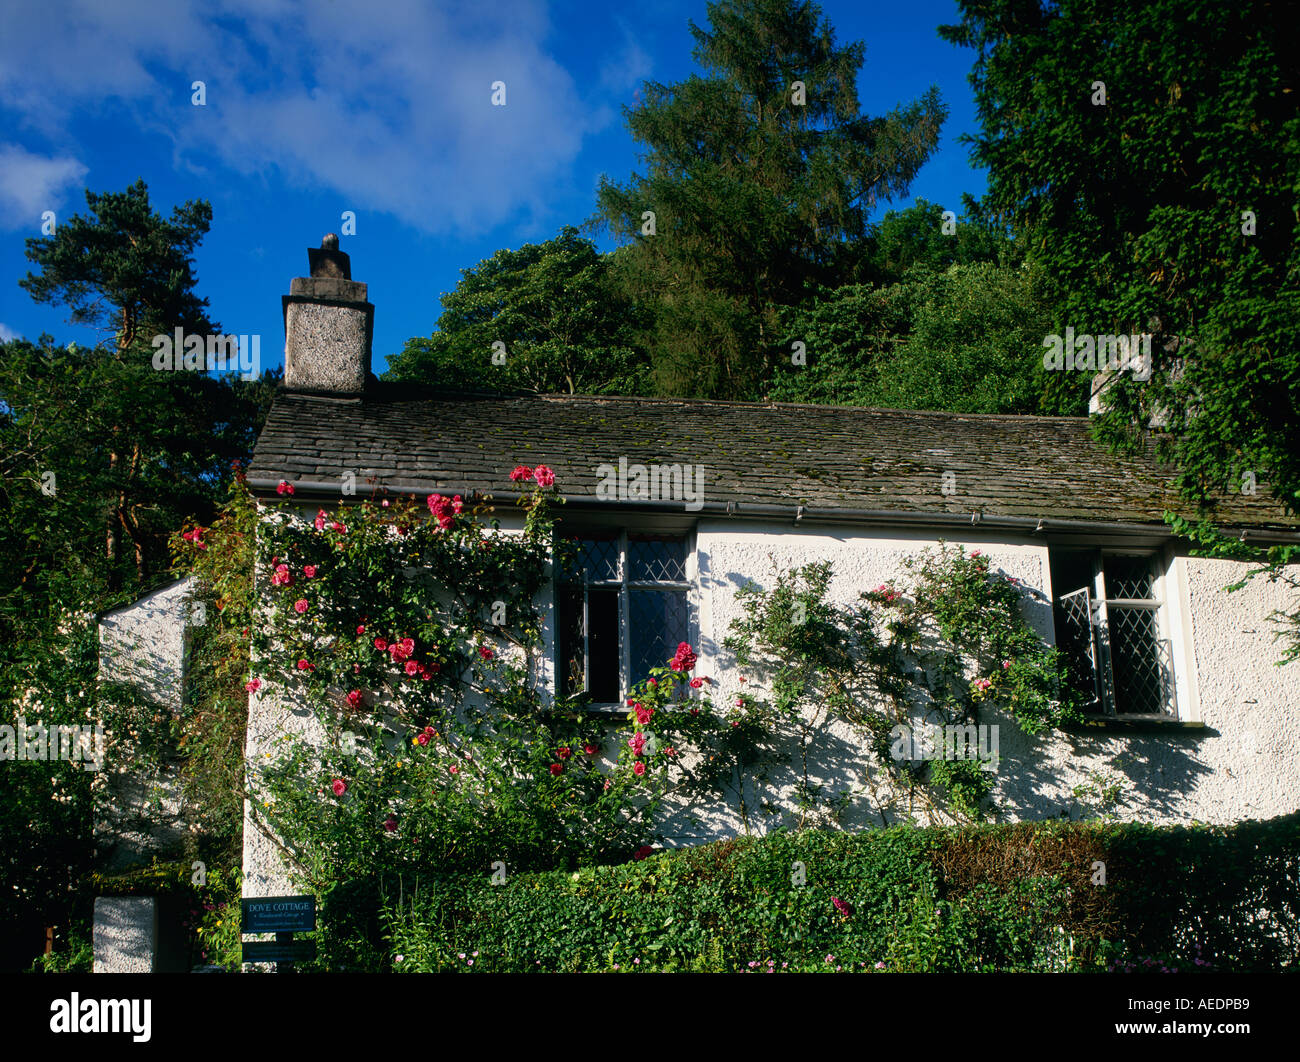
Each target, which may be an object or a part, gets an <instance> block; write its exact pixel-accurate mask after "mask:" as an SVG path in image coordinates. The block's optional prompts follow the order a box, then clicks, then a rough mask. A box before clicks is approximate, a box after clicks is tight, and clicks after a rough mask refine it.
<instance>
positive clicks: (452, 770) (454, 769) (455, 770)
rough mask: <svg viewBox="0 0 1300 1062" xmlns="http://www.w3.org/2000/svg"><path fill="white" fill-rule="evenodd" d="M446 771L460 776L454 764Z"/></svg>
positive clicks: (458, 769)
mask: <svg viewBox="0 0 1300 1062" xmlns="http://www.w3.org/2000/svg"><path fill="white" fill-rule="evenodd" d="M447 770H449V771H450V772H451V773H452V774H460V768H459V767H457V766H456V765H455V764H454V763H453V764H452V765H451V766H450V767H448V768H447Z"/></svg>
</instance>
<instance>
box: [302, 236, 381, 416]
mask: <svg viewBox="0 0 1300 1062" xmlns="http://www.w3.org/2000/svg"><path fill="white" fill-rule="evenodd" d="M307 261H308V265H309V266H310V268H311V276H309V277H294V278H293V280H292V282H291V283H290V285H289V294H288V295H285V296H283V302H284V337H285V338H284V386H285V388H286V389H288V390H291V391H317V392H328V393H332V394H350V395H355V394H360V393H361V392H362V391H363V390H365V387H366V381H367V380H368V379H369V377H370V342H371V338H372V336H373V333H374V324H375V308H374V306H372V305H371V304H370V303H369V302H367V301H366V285H365V284H362V283H359V282H358V281H355V280H353V279H352V262H351V260H350V259H349V258H348V256H347V254H346V253H344V252H343V251H340V250H339V238H338V237H337V236H336V235H334V233H332V232H331V233H329V234H328V235H327V236H326V237H325V238H324V239H323V240H321V242H320V248H319V249H317V248H315V247H309V248H308V249H307Z"/></svg>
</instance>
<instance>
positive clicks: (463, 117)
mask: <svg viewBox="0 0 1300 1062" xmlns="http://www.w3.org/2000/svg"><path fill="white" fill-rule="evenodd" d="M214 6H215V8H216V10H215V11H214V10H213V7H210V6H209V5H199V4H198V3H197V0H164V2H161V3H157V4H154V3H146V2H144V0H119V2H117V3H114V4H103V3H100V2H96V0H45V2H42V3H40V4H28V5H23V6H22V7H21V8H20V9H19V10H18V11H17V12H16V13H13V14H12V15H8V16H6V21H7V25H6V33H5V35H4V36H3V38H0V104H3V105H5V106H8V107H10V108H13V109H15V110H16V111H18V112H19V113H20V115H21V116H22V120H23V122H24V123H25V124H26V125H27V126H30V127H31V128H34V129H37V130H39V131H41V132H43V133H45V134H47V135H52V134H51V133H50V131H51V130H54V129H57V128H58V127H59V125H60V124H61V123H64V122H66V120H67V118H68V117H69V116H70V114H71V113H82V112H84V111H86V110H90V109H94V108H97V107H99V106H100V105H101V104H102V102H103V101H104V100H105V99H106V98H107V97H110V96H113V97H117V98H118V99H120V100H122V101H124V102H125V103H126V105H127V107H128V108H129V110H130V111H131V112H132V113H134V114H136V115H137V117H138V120H139V121H140V123H141V124H142V126H144V127H146V128H148V129H150V130H152V131H155V132H164V133H166V134H167V135H169V136H170V137H172V138H173V140H174V142H175V149H176V154H177V156H178V158H179V159H181V160H183V161H184V162H185V163H187V164H189V165H192V166H195V167H202V168H208V167H210V166H212V165H213V163H214V162H219V163H223V164H224V165H226V166H228V167H230V168H232V169H234V170H236V171H237V172H240V173H244V174H249V175H252V174H260V173H265V172H266V171H267V170H269V169H272V168H278V169H280V170H281V171H282V172H283V174H284V176H285V180H286V182H287V183H288V184H290V185H291V186H296V187H314V188H324V189H329V190H330V191H332V192H334V193H336V194H337V195H338V196H339V198H340V209H353V210H357V211H364V210H381V211H386V212H389V213H392V214H393V215H395V216H397V217H398V218H400V219H402V220H403V221H406V222H407V223H409V224H412V225H414V226H416V227H417V228H419V229H421V230H424V231H426V232H430V233H439V232H447V231H450V230H458V231H461V232H465V233H471V234H472V233H474V232H479V231H484V230H487V229H489V228H491V227H492V226H494V225H496V224H498V223H500V222H502V221H505V220H507V219H511V218H514V219H516V220H519V221H522V222H524V223H527V222H528V221H530V220H536V219H537V218H538V217H542V216H545V215H547V214H548V213H549V212H550V209H551V208H550V205H549V203H548V202H547V201H546V195H545V189H546V188H547V187H548V186H553V185H554V183H556V182H563V181H564V180H566V179H567V174H568V168H569V165H570V163H571V162H572V160H573V159H574V157H575V156H576V155H577V153H578V151H579V150H580V148H581V145H582V140H583V137H584V136H585V135H586V134H587V133H589V132H591V131H592V130H593V129H596V128H598V127H599V126H600V125H602V124H603V123H604V122H606V121H608V120H609V113H608V108H606V107H603V106H601V105H600V104H601V100H600V97H599V95H596V96H594V98H593V100H591V101H588V100H584V99H583V96H582V92H580V90H579V87H578V86H577V85H575V83H574V81H573V79H572V78H571V77H570V75H569V74H568V72H567V71H566V70H565V69H564V68H563V67H561V66H560V65H559V64H558V63H557V62H556V61H555V60H554V59H553V58H552V57H551V56H550V55H548V54H547V53H546V51H545V50H544V48H543V44H542V42H544V41H545V39H546V37H547V35H548V33H549V31H550V28H549V25H548V22H547V16H546V13H545V10H544V7H543V5H542V4H541V3H540V2H539V0H519V2H516V3H512V4H501V3H495V2H493V0H477V2H475V3H472V4H464V5H433V4H427V3H422V2H414V0H412V2H404V3H403V2H394V3H385V4H376V3H374V0H329V2H320V3H312V4H307V5H302V6H298V5H289V4H286V3H280V2H267V0H226V2H225V3H224V4H220V5H214ZM11 27H12V28H11ZM629 43H630V42H629ZM627 58H628V60H629V61H628V62H627V63H625V64H624V70H626V69H628V68H631V69H640V68H641V67H642V66H643V65H644V63H645V60H644V58H643V56H640V55H637V54H636V52H635V50H634V46H633V47H632V48H629V49H628V55H627ZM610 73H611V74H612V71H611V72H610ZM200 80H201V81H203V82H205V84H206V91H207V106H205V107H193V106H191V105H190V84H191V82H193V81H200ZM498 80H499V81H504V82H505V84H506V106H504V107H494V106H492V105H491V93H492V88H491V86H492V83H493V82H494V81H498ZM586 90H587V91H591V92H592V93H597V92H598V91H599V90H598V88H597V87H596V86H589V87H586Z"/></svg>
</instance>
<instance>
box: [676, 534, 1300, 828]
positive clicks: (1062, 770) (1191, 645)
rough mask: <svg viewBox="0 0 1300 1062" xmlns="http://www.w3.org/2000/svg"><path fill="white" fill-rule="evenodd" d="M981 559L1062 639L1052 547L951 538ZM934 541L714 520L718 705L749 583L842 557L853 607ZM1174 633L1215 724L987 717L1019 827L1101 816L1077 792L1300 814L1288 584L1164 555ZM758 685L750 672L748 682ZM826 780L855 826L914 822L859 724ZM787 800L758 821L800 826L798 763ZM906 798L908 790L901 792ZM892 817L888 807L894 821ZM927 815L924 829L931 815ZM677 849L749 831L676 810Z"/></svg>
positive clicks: (1237, 812) (848, 732) (1009, 812)
mask: <svg viewBox="0 0 1300 1062" xmlns="http://www.w3.org/2000/svg"><path fill="white" fill-rule="evenodd" d="M950 541H951V542H952V543H953V544H955V545H961V546H962V547H963V548H964V549H966V550H968V551H969V550H975V549H978V550H981V551H982V552H983V553H984V554H986V555H987V556H988V558H989V560H990V563H991V565H992V566H993V568H994V569H995V570H996V569H1001V570H1002V571H1004V572H1005V573H1006V574H1008V575H1012V576H1016V577H1017V578H1018V579H1020V581H1021V583H1022V584H1023V585H1024V587H1025V589H1026V591H1027V596H1026V605H1025V612H1026V618H1027V619H1028V620H1029V622H1030V624H1031V626H1032V627H1033V628H1034V629H1035V630H1037V631H1038V632H1039V633H1040V634H1042V635H1043V636H1044V637H1045V638H1047V639H1048V640H1051V639H1052V613H1051V607H1050V605H1049V604H1048V602H1049V600H1050V595H1051V587H1050V572H1049V565H1048V552H1047V549H1046V547H1045V546H1044V545H1043V544H1042V543H1041V541H1035V540H1032V539H1021V540H1018V541H1017V540H1012V539H1007V538H1002V539H995V538H990V537H985V536H978V537H977V536H973V535H972V536H966V537H963V538H962V539H960V540H956V539H953V540H950ZM932 545H937V540H935V539H933V538H930V537H927V536H924V535H905V534H900V533H898V532H881V533H873V532H854V531H840V530H833V529H826V530H822V529H817V530H814V531H809V532H801V533H794V532H793V530H792V528H791V525H790V524H788V523H786V524H771V525H763V524H754V525H750V526H747V527H745V528H744V529H739V528H737V526H736V525H735V524H734V523H722V522H719V521H702V522H701V523H700V525H699V526H698V529H697V541H696V546H697V555H696V561H697V564H698V570H699V581H698V586H699V593H698V613H699V637H700V645H701V649H700V654H701V655H700V663H699V666H698V668H697V672H698V673H700V674H706V675H710V676H713V677H715V678H717V679H719V680H720V681H721V685H720V687H719V688H718V690H717V696H718V697H719V698H720V699H721V703H723V704H727V703H730V701H731V700H733V699H734V697H735V695H736V693H737V692H738V691H740V690H741V688H742V687H741V686H740V684H739V683H738V682H737V675H738V672H737V670H736V668H735V665H734V661H732V660H731V658H730V655H729V654H728V653H727V652H726V650H724V649H723V648H722V642H723V639H724V638H725V637H726V635H727V630H728V628H729V626H730V623H731V621H732V620H733V619H735V618H736V617H737V616H738V615H739V614H740V608H739V605H738V602H737V600H736V590H737V589H738V587H739V586H740V585H743V583H744V582H745V581H747V580H750V579H752V580H753V581H755V582H757V583H759V584H760V585H762V586H764V587H765V588H770V587H771V586H772V585H773V584H774V582H775V570H774V564H775V565H776V566H777V567H778V568H779V569H780V570H788V569H791V568H797V567H800V566H802V565H805V564H808V563H811V562H814V561H819V560H829V561H831V562H833V564H834V572H835V579H834V581H833V582H832V584H831V597H832V598H833V599H834V600H835V601H836V602H837V603H840V604H851V603H855V602H856V601H857V598H858V595H859V594H860V593H861V592H862V591H865V590H871V589H874V588H875V587H877V586H879V585H880V584H881V583H884V582H888V581H889V580H890V579H893V578H897V579H898V580H899V581H900V582H905V581H906V580H905V576H906V571H905V569H904V568H903V567H902V564H901V561H902V559H903V557H904V556H905V555H907V554H909V553H915V552H918V551H920V550H922V549H924V548H926V547H927V546H932ZM1165 564H1166V566H1167V567H1166V571H1165V575H1164V584H1165V593H1166V600H1167V601H1168V605H1167V614H1168V618H1169V624H1170V630H1169V633H1170V635H1171V637H1172V640H1173V642H1174V647H1175V648H1174V652H1175V657H1176V662H1177V671H1178V675H1177V680H1178V706H1179V718H1180V719H1182V720H1189V721H1200V722H1202V723H1203V724H1204V728H1202V729H1181V728H1179V729H1168V730H1162V731H1159V732H1154V733H1141V732H1136V733H1135V732H1122V731H1116V730H1095V731H1090V732H1088V733H1083V734H1080V733H1072V734H1062V733H1050V734H1040V735H1038V736H1034V737H1031V736H1029V735H1026V734H1024V733H1023V732H1021V731H1020V729H1019V728H1018V727H1017V726H1016V724H1015V722H1014V721H1013V720H1012V719H1011V717H1010V716H1008V715H1005V714H1003V713H996V712H988V711H986V712H984V713H982V717H981V718H982V720H983V721H986V722H989V723H993V722H997V723H998V724H999V726H1000V734H999V736H1000V753H1001V764H1000V767H999V770H998V772H997V776H996V788H995V791H994V796H995V799H996V801H997V804H998V806H999V807H1000V809H1001V811H1002V813H1003V814H1004V816H1005V817H1006V818H1008V819H1043V818H1048V817H1057V816H1068V817H1071V818H1080V817H1090V816H1091V815H1093V814H1095V812H1096V809H1097V802H1096V801H1095V799H1094V798H1093V797H1092V796H1090V795H1089V794H1088V793H1087V792H1085V793H1084V794H1083V795H1082V797H1076V795H1075V788H1076V787H1079V786H1084V787H1087V786H1090V785H1095V783H1097V782H1100V783H1101V784H1102V785H1106V784H1112V783H1118V784H1119V786H1120V789H1119V801H1118V804H1117V805H1116V806H1115V807H1114V808H1113V809H1112V813H1113V814H1115V815H1116V817H1118V818H1122V819H1134V820H1142V821H1150V822H1189V821H1192V820H1198V821H1203V822H1212V823H1226V822H1232V821H1236V820H1240V819H1246V818H1266V817H1270V816H1273V815H1279V814H1284V813H1287V812H1291V811H1295V810H1296V809H1297V808H1300V756H1298V755H1297V753H1296V751H1295V743H1294V737H1295V735H1296V734H1297V733H1298V732H1300V664H1294V665H1291V666H1290V667H1288V668H1278V667H1276V666H1275V665H1274V661H1275V660H1277V658H1278V656H1279V654H1280V647H1279V645H1278V643H1276V642H1275V641H1274V640H1273V637H1272V632H1273V630H1274V629H1275V628H1274V627H1273V625H1272V622H1271V621H1270V620H1268V619H1267V616H1268V614H1269V613H1270V612H1272V611H1273V610H1274V609H1282V608H1292V609H1293V608H1295V607H1296V602H1295V601H1294V600H1288V598H1287V595H1286V590H1285V587H1284V585H1283V584H1281V583H1274V584H1269V583H1267V582H1265V581H1263V580H1255V581H1253V582H1251V583H1250V584H1248V585H1247V586H1246V587H1245V588H1244V589H1242V590H1240V591H1238V592H1236V593H1234V594H1228V593H1226V592H1225V591H1224V590H1223V589H1222V588H1223V587H1224V586H1225V585H1226V584H1228V583H1230V582H1232V581H1234V580H1235V579H1237V578H1240V575H1241V573H1242V572H1243V571H1244V568H1243V567H1242V566H1241V565H1239V564H1236V563H1234V562H1230V561H1209V560H1201V559H1195V558H1186V557H1174V556H1172V554H1168V555H1167V556H1166V558H1165ZM746 688H748V689H750V691H751V692H754V686H753V677H752V676H750V684H749V686H748V687H746ZM814 759H815V762H816V763H817V770H816V776H815V779H814V780H815V781H817V782H820V783H821V784H822V785H823V786H824V787H825V792H827V793H831V794H834V793H838V792H842V791H846V790H847V791H848V792H849V793H850V794H851V796H850V800H849V803H848V806H847V812H846V814H845V815H844V816H843V818H842V824H843V825H844V826H847V827H853V826H860V825H866V824H870V823H876V824H880V823H881V822H883V821H896V820H897V819H898V818H906V817H907V815H906V810H907V809H906V808H905V807H903V806H902V805H901V804H900V803H899V802H898V800H897V799H895V801H894V803H893V804H892V806H891V805H890V803H889V800H888V797H889V794H888V792H881V791H880V790H875V789H874V787H873V784H872V775H873V773H874V772H873V771H872V769H871V768H872V764H873V763H874V762H875V761H874V757H873V756H872V755H871V754H870V753H868V752H864V751H862V740H861V736H860V735H859V734H857V733H855V732H854V730H853V729H852V728H851V727H848V726H847V725H842V724H841V725H836V726H832V727H831V728H830V729H829V731H828V733H827V737H826V738H825V739H823V740H822V741H821V742H820V743H819V747H818V755H817V756H816V757H815V758H814ZM772 781H773V782H775V783H777V786H776V787H777V788H778V789H780V791H781V796H780V797H779V799H777V800H776V801H774V807H773V808H772V810H771V811H770V812H768V813H766V814H760V815H758V816H756V817H755V818H751V822H750V826H751V829H754V830H755V831H756V832H760V831H762V830H764V829H770V828H773V827H776V826H779V825H787V826H788V825H793V824H795V823H797V822H798V821H799V813H798V810H797V808H796V806H795V804H794V802H793V801H792V799H791V797H792V793H793V783H794V781H795V775H794V772H793V770H789V771H786V772H784V775H782V774H781V773H780V772H778V773H777V774H774V775H773V776H772ZM894 796H895V797H896V798H897V797H898V796H899V795H898V794H895V795H894ZM882 812H883V814H882ZM919 821H926V817H925V816H921V817H920V819H919ZM666 826H667V828H668V832H669V835H670V837H671V838H672V840H673V841H675V842H677V843H698V842H699V841H701V840H704V839H708V838H713V837H718V836H726V835H729V834H734V833H736V832H738V831H739V830H740V829H741V823H740V819H739V816H738V814H737V813H736V809H735V808H734V807H714V808H707V809H705V808H698V807H697V808H684V807H682V808H679V809H678V810H677V811H676V812H675V813H674V814H673V815H672V816H671V817H670V818H669V819H668V820H666Z"/></svg>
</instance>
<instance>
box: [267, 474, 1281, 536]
mask: <svg viewBox="0 0 1300 1062" xmlns="http://www.w3.org/2000/svg"><path fill="white" fill-rule="evenodd" d="M292 482H293V487H294V491H295V495H294V497H295V498H297V497H298V495H299V494H302V495H303V496H304V497H305V498H309V499H311V500H313V501H314V500H321V499H324V498H328V499H329V500H331V501H337V500H338V499H339V497H340V495H339V482H338V480H333V481H330V482H324V481H320V480H294V481H292ZM247 483H248V486H249V488H250V489H252V490H253V492H254V493H255V494H257V493H266V494H275V488H276V487H277V486H278V485H279V483H280V480H278V479H262V478H257V479H254V478H253V477H252V476H250V477H248V479H247ZM384 486H386V487H387V488H388V490H389V491H390V492H392V493H394V494H427V493H430V489H429V486H428V485H427V484H405V485H403V484H395V483H386V484H384ZM440 489H441V490H444V491H445V490H450V489H452V488H448V487H443V488H440ZM492 497H493V498H494V499H500V500H502V501H510V502H513V501H514V500H515V499H517V498H519V497H522V495H521V494H520V493H518V492H513V491H510V492H502V493H500V494H495V493H494V494H493V495H492ZM560 498H561V499H562V501H563V502H564V504H565V505H566V506H569V507H572V509H576V510H579V511H582V512H611V511H615V510H619V511H631V512H643V513H659V514H672V515H678V514H681V513H683V512H685V513H686V514H687V515H688V516H691V517H698V516H714V517H725V518H729V519H735V520H743V519H753V518H755V517H762V518H767V519H778V520H792V521H794V522H795V523H796V524H802V523H805V522H806V523H809V524H864V523H869V524H883V525H885V526H889V527H917V528H930V527H936V526H937V527H951V528H954V529H964V528H970V527H976V528H986V527H987V528H988V529H989V530H1006V531H1014V532H1016V533H1018V534H1021V535H1035V534H1047V533H1049V532H1060V533H1065V534H1093V535H1095V534H1098V533H1106V534H1112V535H1128V536H1135V537H1143V538H1160V539H1170V540H1172V539H1174V538H1175V537H1176V536H1175V535H1174V534H1173V532H1172V531H1170V529H1169V525H1167V524H1164V523H1160V524H1136V523H1126V522H1122V521H1102V520H1064V519H1057V518H1055V517H1034V516H990V515H987V514H984V513H978V512H970V513H930V512H915V511H901V510H897V509H846V508H838V507H837V508H822V509H812V508H809V507H808V506H805V505H798V504H786V505H771V504H764V503H759V502H744V503H741V502H703V503H700V505H699V508H695V509H689V510H687V509H686V508H685V506H684V505H683V503H681V502H655V501H618V502H606V501H600V500H598V499H596V498H594V497H592V496H591V495H589V494H577V495H575V494H564V495H560ZM1220 530H1222V531H1223V532H1224V533H1225V534H1230V535H1232V536H1234V537H1236V538H1240V539H1241V540H1242V541H1246V539H1247V538H1249V539H1250V540H1251V541H1252V542H1255V543H1260V544H1262V543H1266V542H1277V543H1290V542H1300V529H1297V530H1295V531H1284V530H1277V529H1261V528H1256V527H1241V526H1225V527H1222V528H1220Z"/></svg>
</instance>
